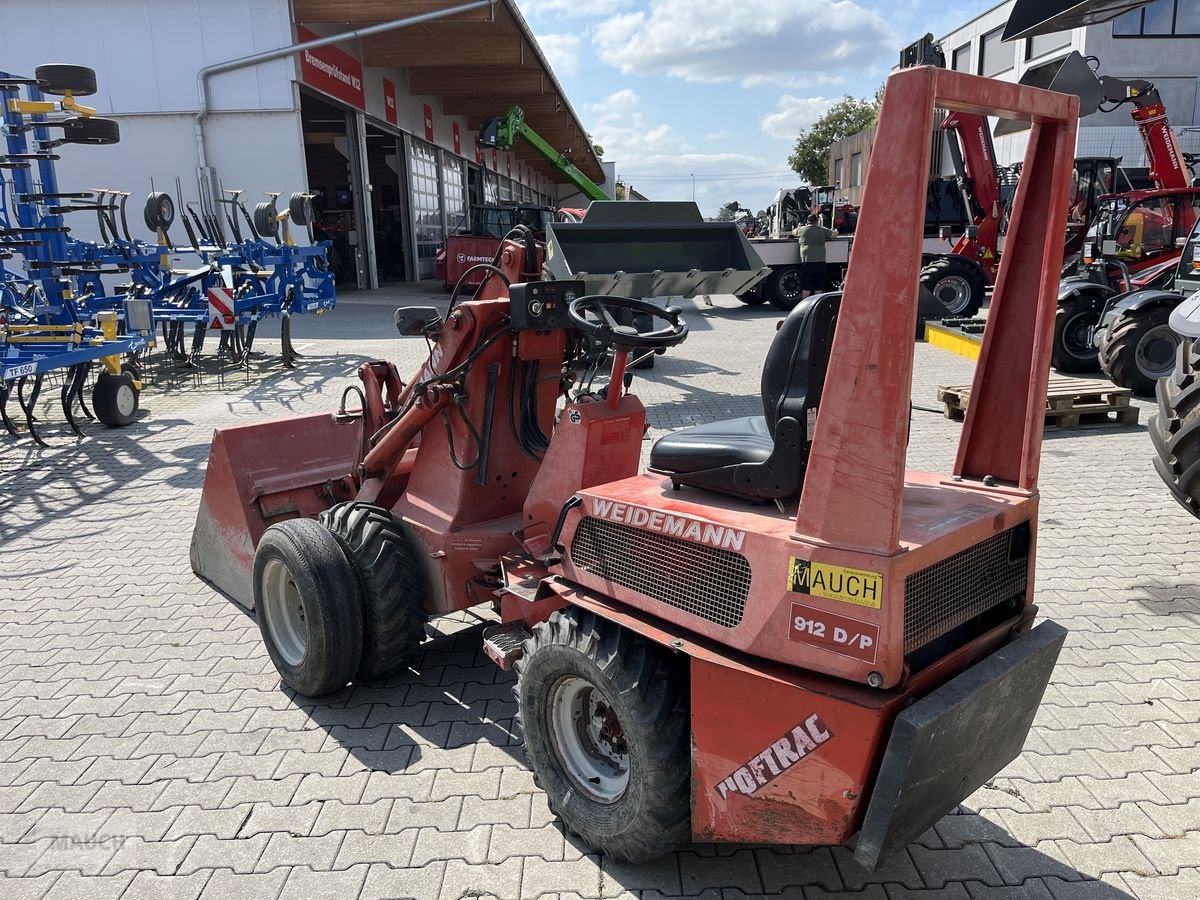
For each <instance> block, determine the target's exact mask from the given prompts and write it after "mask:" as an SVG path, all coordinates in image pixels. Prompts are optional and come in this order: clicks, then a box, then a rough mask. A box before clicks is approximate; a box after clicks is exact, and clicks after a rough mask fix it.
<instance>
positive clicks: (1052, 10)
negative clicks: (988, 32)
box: [1004, 0, 1149, 41]
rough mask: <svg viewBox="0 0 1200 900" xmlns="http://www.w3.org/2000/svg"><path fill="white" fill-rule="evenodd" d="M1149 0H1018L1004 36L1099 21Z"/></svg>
mask: <svg viewBox="0 0 1200 900" xmlns="http://www.w3.org/2000/svg"><path fill="white" fill-rule="evenodd" d="M1148 2H1149V0H1017V3H1016V6H1014V7H1013V10H1012V12H1011V13H1009V16H1008V23H1007V24H1006V25H1005V26H1004V40H1006V41H1015V40H1017V39H1018V38H1026V37H1033V36H1034V35H1035V34H1053V33H1054V32H1056V31H1070V30H1071V29H1072V28H1080V27H1082V26H1084V25H1098V24H1100V23H1101V22H1107V21H1108V20H1109V19H1115V18H1116V17H1117V16H1119V15H1121V14H1122V13H1127V12H1129V11H1130V10H1133V9H1137V8H1138V7H1140V6H1145V5H1146V4H1147V3H1148Z"/></svg>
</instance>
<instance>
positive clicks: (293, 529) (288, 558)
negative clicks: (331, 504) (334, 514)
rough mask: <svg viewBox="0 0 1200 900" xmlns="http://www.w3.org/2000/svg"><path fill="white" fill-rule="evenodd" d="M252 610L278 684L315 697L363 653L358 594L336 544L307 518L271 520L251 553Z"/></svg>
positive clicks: (338, 682)
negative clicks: (283, 520)
mask: <svg viewBox="0 0 1200 900" xmlns="http://www.w3.org/2000/svg"><path fill="white" fill-rule="evenodd" d="M254 610H255V614H256V616H257V618H258V627H259V630H260V631H261V632H262V637H263V643H264V644H265V645H266V647H267V654H268V655H269V656H270V657H271V662H272V663H274V664H275V669H276V670H277V671H278V672H279V677H280V678H282V679H283V682H284V684H286V685H287V686H288V687H290V688H292V690H294V691H296V693H298V694H302V695H304V696H305V697H320V696H321V695H322V694H328V693H331V692H332V691H336V690H338V689H339V688H341V687H345V685H346V684H347V683H348V682H349V681H350V679H351V678H352V677H353V676H354V673H355V671H356V670H357V669H358V663H359V658H360V657H361V655H362V641H363V622H362V597H361V595H360V591H359V586H358V578H357V577H356V576H355V574H354V569H352V568H351V566H350V562H349V561H348V560H347V559H346V554H345V552H344V551H343V550H342V545H341V544H340V543H339V542H338V540H337V538H335V537H334V536H333V535H332V534H331V533H330V532H329V530H328V529H327V528H325V527H324V526H323V525H320V524H318V523H317V522H314V521H313V520H312V519H288V520H287V521H286V522H280V523H279V524H278V525H272V526H271V527H270V528H268V529H267V530H266V532H265V533H264V534H263V536H262V540H261V541H259V543H258V550H257V551H256V552H255V554H254Z"/></svg>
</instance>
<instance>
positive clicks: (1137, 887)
mask: <svg viewBox="0 0 1200 900" xmlns="http://www.w3.org/2000/svg"><path fill="white" fill-rule="evenodd" d="M410 299H411V298H410ZM393 305H394V302H392V301H389V300H388V299H387V298H378V297H377V298H374V299H372V298H369V297H364V296H363V295H358V296H355V295H347V297H346V298H345V299H344V300H343V301H342V303H341V304H340V305H339V308H338V309H337V311H336V312H334V313H333V314H332V315H331V316H328V317H325V318H324V319H321V320H315V321H314V320H312V319H308V318H300V319H298V320H297V322H296V331H297V338H296V340H297V343H298V345H299V348H300V350H301V352H304V353H306V354H307V357H306V359H305V360H304V362H303V364H302V366H301V367H300V368H298V369H296V370H295V371H290V372H284V371H279V370H276V369H271V368H266V367H264V368H263V369H262V370H261V371H258V372H255V373H253V374H252V375H250V376H246V375H244V374H241V373H230V374H226V375H225V376H224V377H221V376H220V375H219V374H218V372H217V369H216V368H215V367H214V366H213V365H212V363H211V361H210V363H209V364H208V366H207V368H206V370H205V372H204V373H203V374H201V375H197V376H194V377H193V376H183V377H167V376H166V375H165V374H164V375H163V377H161V378H160V382H159V384H158V385H157V386H156V387H152V388H151V389H149V390H148V391H147V392H146V393H145V395H144V398H143V400H144V409H145V415H144V417H143V419H142V420H141V421H139V422H138V423H137V424H136V425H134V426H132V427H129V428H126V429H123V430H105V429H100V428H96V427H94V426H93V427H92V428H90V430H89V436H88V438H87V439H86V440H85V441H83V442H82V443H79V444H76V443H75V442H74V441H73V440H69V439H68V438H69V434H68V433H67V432H66V431H65V429H62V428H59V427H57V426H56V423H57V421H58V419H57V418H55V415H54V413H53V412H48V413H47V414H46V418H47V423H46V429H47V436H48V437H49V438H50V439H51V440H52V441H54V442H55V443H56V444H57V445H58V446H57V447H56V448H55V449H53V450H50V451H42V450H38V449H37V448H36V447H34V446H33V445H32V444H31V443H30V442H29V441H27V440H23V441H20V442H12V441H8V440H5V441H4V442H3V443H0V898H6V900H15V898H24V897H53V898H68V897H70V898H106V897H113V898H116V897H122V898H140V897H154V898H158V897H163V898H166V897H185V898H195V897H205V898H210V897H211V898H229V897H254V898H276V897H278V898H293V897H295V898H319V897H329V898H354V897H362V898H364V900H366V898H377V897H416V898H421V900H434V898H447V900H459V898H463V897H485V896H491V897H499V898H542V897H544V898H563V900H568V898H600V897H604V898H610V897H642V898H661V897H680V896H685V897H705V898H722V900H734V898H744V897H755V896H763V895H769V896H786V897H793V898H801V897H803V898H806V900H818V898H828V897H857V898H862V900H901V898H928V900H934V898H936V900H1024V898H1033V900H1093V898H1094V900H1117V898H1122V897H1135V898H1139V900H1165V898H1178V900H1191V898H1196V897H1200V774H1198V769H1200V724H1197V722H1198V719H1200V523H1197V522H1195V521H1194V520H1193V519H1191V518H1190V517H1189V516H1187V515H1186V514H1185V513H1183V512H1182V511H1181V510H1180V509H1178V508H1177V507H1176V506H1175V504H1174V503H1173V502H1172V501H1171V500H1170V499H1169V497H1168V495H1167V492H1166V490H1165V489H1164V488H1163V486H1162V485H1161V483H1160V482H1159V481H1158V479H1157V477H1156V476H1155V475H1154V473H1153V471H1152V468H1151V465H1150V444H1149V439H1148V438H1147V436H1146V434H1145V430H1144V427H1137V428H1122V429H1115V428H1109V429H1095V430H1077V431H1066V432H1054V433H1052V434H1048V435H1047V440H1046V442H1045V449H1044V451H1043V466H1042V477H1041V487H1042V492H1043V506H1042V518H1041V532H1040V540H1039V545H1038V602H1039V604H1040V605H1041V609H1042V612H1043V614H1044V615H1046V616H1048V617H1052V618H1054V619H1057V620H1058V621H1060V622H1062V623H1064V624H1065V625H1067V626H1068V627H1069V628H1070V629H1071V633H1070V636H1069V639H1068V642H1067V646H1066V649H1065V650H1064V652H1063V655H1062V658H1061V660H1060V662H1059V665H1058V668H1057V670H1056V672H1055V675H1054V679H1053V683H1052V684H1051V686H1050V688H1049V691H1048V693H1047V695H1046V698H1045V704H1044V706H1043V707H1042V710H1041V712H1040V714H1039V715H1038V717H1037V721H1036V723H1035V726H1034V729H1033V733H1032V735H1031V736H1030V739H1029V742H1028V744H1027V746H1026V750H1025V752H1024V754H1023V755H1022V756H1021V757H1020V758H1019V759H1018V760H1017V761H1016V762H1015V763H1014V764H1013V765H1012V766H1010V767H1009V768H1008V769H1007V770H1006V771H1005V772H1004V773H1002V775H1001V776H999V777H997V778H996V779H995V780H994V782H992V783H991V784H989V785H988V786H987V787H985V788H983V789H982V790H980V791H979V792H978V793H976V794H975V795H974V796H972V797H970V798H969V799H968V800H967V802H966V803H964V804H963V805H962V806H961V807H960V808H959V809H958V810H957V811H956V812H955V813H954V814H952V815H949V816H947V817H946V818H945V819H943V820H942V821H941V822H939V823H938V824H937V826H936V827H935V828H934V829H932V830H930V831H929V832H928V833H927V834H925V835H924V836H922V837H921V839H920V840H918V841H917V842H916V843H914V844H913V845H912V846H911V847H909V848H908V849H907V850H906V851H905V852H903V853H901V854H899V855H898V856H897V857H896V858H894V859H893V860H892V861H891V862H889V863H888V864H887V865H886V866H885V867H884V868H883V869H882V870H881V871H879V872H876V873H873V874H871V873H867V872H864V871H863V870H861V869H859V868H858V867H857V866H856V865H855V864H854V863H853V862H852V861H851V857H850V854H849V853H848V852H847V851H845V850H841V849H835V850H829V849H809V848H799V847H749V846H713V845H703V844H701V845H695V846H691V847H687V848H685V849H683V850H680V851H679V852H678V853H675V854H672V855H671V856H668V857H667V858H665V859H663V860H661V861H659V862H656V863H653V864H650V865H645V866H628V865H621V864H618V863H615V862H613V861H612V860H608V859H605V858H603V857H601V856H597V855H596V854H592V853H588V852H586V851H585V850H584V849H583V848H581V847H579V846H577V844H576V843H575V842H574V841H573V840H571V839H569V838H567V837H564V835H563V832H562V831H561V829H560V828H559V826H558V824H557V823H556V822H555V821H554V819H553V818H552V817H551V815H550V813H549V811H548V809H547V807H546V802H545V800H544V798H543V795H542V794H541V793H540V792H539V791H538V790H537V789H536V788H535V787H534V785H533V781H532V778H531V776H530V773H529V771H528V769H527V768H526V766H525V760H524V757H523V754H522V751H521V747H520V738H519V735H518V734H517V733H516V730H515V728H514V723H513V716H514V713H515V710H514V706H513V702H512V700H511V693H510V677H509V676H508V675H506V674H504V673H502V672H500V671H498V670H497V669H496V668H495V667H494V666H493V665H491V664H490V662H488V661H487V659H486V658H485V657H484V656H483V654H482V653H481V652H480V649H479V634H478V632H479V626H478V624H477V623H476V622H474V621H473V620H472V618H471V617H470V616H460V617H458V618H457V619H456V620H452V621H444V622H441V623H439V624H438V628H437V631H438V634H437V636H436V637H435V638H433V639H432V640H431V641H430V642H429V644H428V645H427V649H426V652H425V653H424V655H423V658H422V660H421V663H420V666H419V668H418V669H415V670H413V671H411V672H406V673H404V674H402V675H399V676H396V677H394V678H391V679H389V680H388V681H386V682H383V683H379V684H368V685H353V686H351V687H349V688H347V689H345V690H343V691H340V692H339V693H337V694H334V695H333V696H331V697H328V698H325V699H323V700H322V701H321V702H319V703H316V702H313V701H310V700H305V699H304V698H300V697H296V696H293V695H291V693H290V692H288V691H286V690H282V689H281V687H280V683H279V679H278V678H277V676H276V674H275V672H274V670H273V669H272V667H271V664H270V662H269V661H268V658H267V655H266V652H265V651H264V650H263V647H262V643H261V641H260V638H259V634H258V628H257V626H256V624H255V622H254V619H253V618H252V617H251V616H250V615H247V614H246V613H245V612H244V611H243V610H241V609H240V608H239V607H237V606H236V605H234V604H232V603H230V602H229V601H227V600H226V599H224V598H223V597H222V596H220V595H218V594H217V593H216V592H214V591H213V590H212V589H211V588H210V587H209V586H207V585H206V584H204V583H202V582H200V581H198V580H197V579H196V578H195V577H194V576H193V575H192V573H191V570H190V568H189V565H188V541H189V537H190V533H191V527H192V521H193V517H194V515H195V510H196V505H197V501H198V499H199V493H200V487H201V483H202V480H203V477H204V466H205V460H206V455H207V450H208V443H209V439H210V437H211V432H212V428H213V427H214V426H216V425H222V424H229V423H233V422H239V421H241V422H249V421H255V420H258V419H262V418H266V417H273V416H279V415H284V414H288V413H294V412H306V411H315V410H323V409H331V408H333V407H334V406H336V403H337V399H338V396H339V394H340V392H341V390H342V389H343V388H344V387H345V386H346V385H348V384H351V383H352V382H353V374H354V371H355V369H356V367H357V365H358V364H359V363H360V362H362V361H363V360H365V359H368V358H371V357H384V358H389V359H395V360H397V361H398V362H399V364H400V368H401V371H402V372H403V373H404V374H407V373H408V371H409V370H411V369H413V368H414V367H415V366H416V364H417V363H418V362H419V358H420V357H421V355H422V350H423V342H422V341H421V340H420V339H401V338H398V337H393V334H394V332H393V331H392V327H391V307H392V306H393ZM685 306H686V308H687V314H688V317H689V321H690V322H691V323H692V335H691V337H690V339H689V340H688V342H687V343H686V344H684V345H683V346H681V347H679V348H676V349H675V350H674V351H672V352H670V353H669V354H668V355H667V356H665V357H663V358H660V359H659V361H658V365H657V367H656V368H655V369H654V370H653V371H650V372H645V373H639V377H638V380H637V390H638V393H639V394H640V395H641V397H642V398H643V400H644V401H645V402H646V405H647V406H648V407H649V411H650V421H651V423H652V425H653V432H652V434H653V436H657V435H660V434H662V433H663V432H664V431H666V430H669V429H673V428H678V427H681V426H685V425H689V424H692V423H695V422H700V421H707V420H713V419H721V418H726V417H730V416H738V415H746V414H749V413H753V412H755V411H756V410H757V408H758V404H759V401H758V377H759V369H760V365H761V360H762V358H763V354H764V353H765V351H766V347H767V345H768V343H769V342H770V340H771V338H772V336H773V334H774V330H775V323H776V321H777V319H778V314H777V313H775V312H773V311H771V310H769V309H751V308H747V307H742V306H740V305H739V304H738V303H737V302H736V301H734V300H733V299H732V298H717V300H716V305H715V306H714V307H712V308H706V307H703V306H697V305H696V304H694V303H691V302H690V301H689V302H688V303H686V304H685ZM261 341H262V346H263V347H264V349H271V350H277V346H278V345H277V344H276V343H274V341H273V340H272V339H271V337H270V336H269V335H267V334H265V332H264V336H263V337H262V338H261ZM916 354H917V356H916V361H917V365H916V375H915V383H914V387H913V397H914V400H915V401H916V402H917V403H919V404H921V405H924V406H934V405H935V394H934V390H935V386H936V385H937V384H939V383H942V382H955V381H958V382H962V381H965V380H967V379H968V378H969V376H970V371H971V364H970V363H969V362H967V361H965V360H963V359H960V358H959V357H955V356H952V355H950V354H949V353H947V352H945V351H942V350H938V349H935V348H931V347H928V346H924V345H922V346H919V347H918V348H917V351H916ZM1147 416H1148V408H1147V411H1146V412H1144V413H1143V419H1145V418H1146V417H1147ZM960 427H961V426H960V425H959V424H957V423H953V422H949V421H947V420H945V419H944V418H942V417H941V416H940V415H938V414H936V413H931V412H926V411H923V410H919V409H918V410H916V411H915V412H914V413H913V420H912V442H911V447H910V451H909V455H910V462H911V463H912V464H914V465H916V466H920V467H930V468H938V469H942V470H945V469H947V468H948V467H949V464H950V459H951V456H952V453H953V449H954V446H955V441H956V439H957V436H958V434H959V430H960ZM648 446H649V445H648V444H647V447H648Z"/></svg>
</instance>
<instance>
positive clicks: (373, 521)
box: [318, 501, 428, 681]
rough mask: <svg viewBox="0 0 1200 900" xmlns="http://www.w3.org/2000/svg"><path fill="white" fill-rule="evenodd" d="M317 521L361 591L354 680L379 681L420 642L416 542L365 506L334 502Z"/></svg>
mask: <svg viewBox="0 0 1200 900" xmlns="http://www.w3.org/2000/svg"><path fill="white" fill-rule="evenodd" d="M318 521H319V522H320V523H321V524H322V525H324V526H325V527H326V528H327V529H329V531H330V532H331V533H332V534H333V536H334V537H336V538H337V539H338V540H339V541H341V544H342V547H343V549H344V550H345V552H346V558H347V559H349V561H350V566H351V567H352V568H353V569H354V574H355V575H356V576H357V578H358V584H359V588H360V590H361V592H362V601H363V617H362V618H363V624H362V629H363V644H362V658H361V660H360V661H359V664H358V671H357V673H356V674H355V677H356V678H357V679H358V680H360V681H373V680H376V679H379V678H385V677H387V676H388V675H390V674H392V673H393V672H395V671H396V670H397V669H401V668H403V667H404V666H406V665H409V664H411V663H412V662H413V661H414V658H415V657H416V655H417V651H418V648H419V647H420V645H421V641H422V640H424V638H425V619H426V614H425V606H424V603H425V597H426V596H427V594H428V584H427V582H426V576H425V571H424V569H423V568H422V566H421V555H420V547H419V545H418V543H417V539H416V538H415V537H413V535H412V534H411V532H409V530H408V528H407V527H405V525H404V523H402V522H401V521H400V520H398V519H397V518H396V517H395V516H393V515H392V514H391V513H390V512H388V511H387V510H386V509H383V508H382V507H379V506H375V505H373V504H370V503H356V502H353V501H351V502H349V503H339V504H338V505H337V506H335V507H333V508H332V509H327V510H326V511H325V512H323V513H321V515H320V516H319V517H318Z"/></svg>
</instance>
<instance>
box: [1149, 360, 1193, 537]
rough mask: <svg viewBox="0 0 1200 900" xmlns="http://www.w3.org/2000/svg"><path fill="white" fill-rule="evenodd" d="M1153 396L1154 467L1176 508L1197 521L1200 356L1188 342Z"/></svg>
mask: <svg viewBox="0 0 1200 900" xmlns="http://www.w3.org/2000/svg"><path fill="white" fill-rule="evenodd" d="M1155 394H1156V398H1157V400H1158V410H1157V411H1156V412H1155V413H1154V415H1152V416H1151V417H1150V425H1149V431H1150V440H1151V442H1152V443H1153V444H1154V452H1155V460H1154V468H1155V469H1157V470H1158V474H1159V476H1160V477H1161V478H1162V480H1163V481H1164V482H1166V485H1167V487H1168V488H1170V489H1171V494H1172V495H1173V496H1174V497H1175V499H1176V500H1177V501H1178V502H1179V505H1180V506H1182V507H1183V508H1184V509H1186V510H1187V511H1188V512H1190V513H1191V514H1192V515H1193V516H1196V517H1197V518H1200V356H1198V355H1197V352H1196V349H1195V346H1194V344H1193V343H1192V342H1191V341H1187V340H1185V341H1181V342H1180V344H1179V347H1178V349H1177V351H1176V355H1175V370H1174V371H1173V372H1172V373H1171V374H1170V375H1168V376H1167V377H1166V378H1163V379H1160V380H1159V382H1158V386H1157V387H1156V389H1155Z"/></svg>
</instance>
